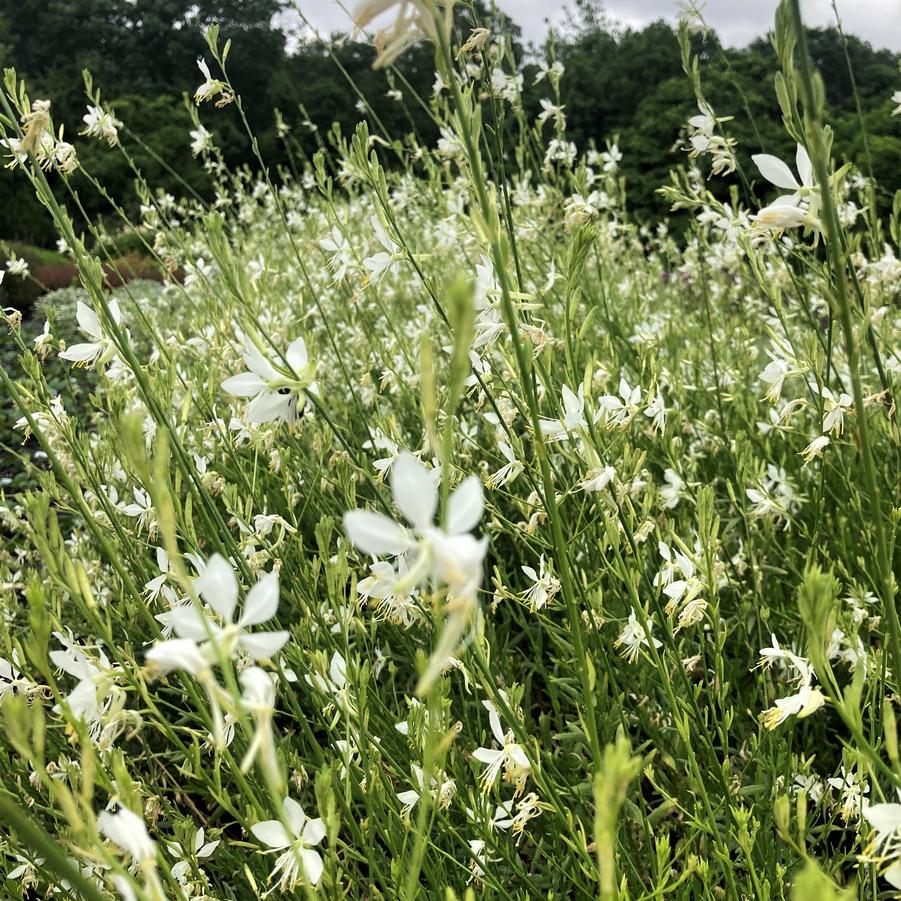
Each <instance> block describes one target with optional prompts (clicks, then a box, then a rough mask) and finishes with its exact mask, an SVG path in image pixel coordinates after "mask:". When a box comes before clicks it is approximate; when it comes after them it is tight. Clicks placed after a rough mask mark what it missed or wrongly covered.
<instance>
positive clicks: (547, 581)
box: [522, 554, 560, 613]
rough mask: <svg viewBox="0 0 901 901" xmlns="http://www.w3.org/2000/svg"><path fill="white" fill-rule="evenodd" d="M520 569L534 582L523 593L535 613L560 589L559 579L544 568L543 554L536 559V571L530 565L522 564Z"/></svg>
mask: <svg viewBox="0 0 901 901" xmlns="http://www.w3.org/2000/svg"><path fill="white" fill-rule="evenodd" d="M522 571H523V572H524V573H525V574H526V575H527V576H528V577H529V578H530V579H531V580H532V582H533V583H534V584H533V585H532V586H531V587H530V588H528V589H527V591H526V593H525V601H526V603H527V604H528V605H529V606H530V607H531V608H532V612H533V613H537V612H538V611H539V610H540V609H541V608H542V607H544V605H545V604H547V603H548V601H550V600H551V599H552V598H553V597H554V595H555V594H556V593H557V592H558V591H559V590H560V580H559V579H557V578H555V577H554V575H553V573H551V572H550V571H549V570H546V569H545V566H544V554H542V555H541V557H540V558H539V560H538V572H535V570H534V569H533V568H532V567H531V566H523V567H522Z"/></svg>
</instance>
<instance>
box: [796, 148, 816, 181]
mask: <svg viewBox="0 0 901 901" xmlns="http://www.w3.org/2000/svg"><path fill="white" fill-rule="evenodd" d="M795 165H796V166H797V167H798V175H799V176H800V178H801V184H802V185H806V186H807V187H808V188H812V187H813V164H812V163H811V162H810V155H809V154H808V153H807V148H806V147H805V146H804V145H803V144H798V149H797V151H796V153H795Z"/></svg>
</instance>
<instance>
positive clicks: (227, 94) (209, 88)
mask: <svg viewBox="0 0 901 901" xmlns="http://www.w3.org/2000/svg"><path fill="white" fill-rule="evenodd" d="M197 68H198V69H200V74H201V75H202V76H203V78H204V81H203V84H202V85H200V87H198V88H197V90H196V91H195V92H194V102H195V103H197V104H200V103H204V102H205V101H207V100H212V99H213V98H214V97H219V100H217V101H216V106H225V105H226V104H228V103H231V102H232V100H234V99H235V95H234V94H233V93H232V91H231V90H230V89H229V87H228V85H227V84H225V82H223V81H219V80H218V79H216V78H213V76H212V75H211V74H210V67H209V66H208V65H207V64H206V60H203V59H198V60H197ZM220 95H221V96H220Z"/></svg>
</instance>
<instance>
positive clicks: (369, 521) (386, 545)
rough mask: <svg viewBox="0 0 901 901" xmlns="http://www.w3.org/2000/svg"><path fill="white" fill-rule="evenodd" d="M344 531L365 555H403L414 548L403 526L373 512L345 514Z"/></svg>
mask: <svg viewBox="0 0 901 901" xmlns="http://www.w3.org/2000/svg"><path fill="white" fill-rule="evenodd" d="M344 531H345V533H346V534H347V537H348V538H349V539H350V541H351V543H352V544H353V545H354V547H356V548H357V549H358V550H361V551H363V553H364V554H376V555H378V554H402V553H403V552H404V551H406V550H409V548H410V547H411V546H412V542H411V541H410V538H409V537H408V536H407V533H406V531H405V530H404V529H403V528H402V527H401V526H399V525H398V524H397V523H396V522H395V521H394V520H393V519H388V517H387V516H383V515H382V514H381V513H373V512H372V511H371V510H352V511H351V512H350V513H345V514H344Z"/></svg>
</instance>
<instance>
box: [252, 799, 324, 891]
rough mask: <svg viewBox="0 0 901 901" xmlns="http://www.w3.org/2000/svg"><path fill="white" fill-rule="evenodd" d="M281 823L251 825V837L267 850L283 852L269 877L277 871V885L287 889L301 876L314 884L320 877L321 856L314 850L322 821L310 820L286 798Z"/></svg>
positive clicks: (298, 807)
mask: <svg viewBox="0 0 901 901" xmlns="http://www.w3.org/2000/svg"><path fill="white" fill-rule="evenodd" d="M282 810H283V814H284V821H285V822H284V823H282V822H280V821H279V820H265V821H264V822H262V823H257V824H256V825H254V826H251V827H250V831H251V832H252V833H253V835H254V837H255V838H256V839H257V840H258V841H261V842H262V843H263V844H264V845H266V847H267V848H269V849H270V851H282V852H283V853H282V854H280V855H279V857H278V858H277V860H276V861H275V868H274V869H273V870H272V875H271V876H270V878H275V877H276V876H278V875H279V874H281V875H280V877H279V882H278V884H279V888H280V889H281V890H282V891H289V890H290V889H291V888H293V887H294V886H295V885H297V883H298V882H300V880H301V872H302V873H303V878H304V879H306V881H307V882H309V883H310V884H311V885H316V884H317V883H318V882H319V880H320V878H321V877H322V870H323V865H322V857H321V856H320V854H319V852H318V851H317V850H316V849H315V847H314V846H315V845H318V844H319V843H320V842H321V841H322V839H323V838H325V823H323V821H322V820H321V819H318V818H317V819H315V820H311V819H310V818H309V817H308V816H307V815H306V814H305V813H304V812H303V808H302V807H301V806H300V804H298V803H297V801H295V800H294V799H293V798H285V803H284V806H283V808H282Z"/></svg>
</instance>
